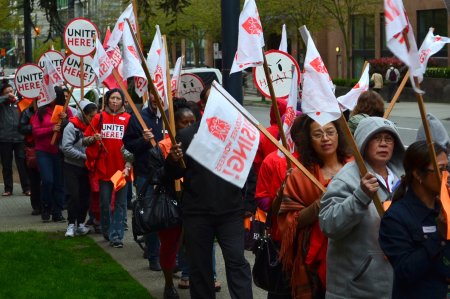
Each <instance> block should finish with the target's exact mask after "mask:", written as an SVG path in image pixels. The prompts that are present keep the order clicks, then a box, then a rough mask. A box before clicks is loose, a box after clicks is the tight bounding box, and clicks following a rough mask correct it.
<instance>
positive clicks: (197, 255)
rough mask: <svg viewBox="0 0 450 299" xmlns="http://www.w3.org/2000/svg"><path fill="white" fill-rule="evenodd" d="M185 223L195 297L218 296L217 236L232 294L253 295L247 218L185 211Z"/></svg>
mask: <svg viewBox="0 0 450 299" xmlns="http://www.w3.org/2000/svg"><path fill="white" fill-rule="evenodd" d="M183 227H184V234H185V238H186V253H187V258H188V262H189V265H190V267H191V274H190V277H189V280H190V295H191V298H193V299H197V298H202V299H213V298H216V292H215V290H214V275H213V270H212V269H213V267H212V255H211V251H212V247H213V242H214V239H215V238H217V240H218V242H219V245H220V247H221V249H222V254H223V258H224V260H225V270H226V276H227V283H228V290H229V292H230V297H231V298H232V299H237V298H239V299H251V298H253V295H252V277H251V271H250V265H249V263H248V262H247V260H246V259H245V257H244V220H243V218H242V217H241V215H240V213H235V214H227V215H222V216H203V215H200V216H193V215H185V216H184V217H183Z"/></svg>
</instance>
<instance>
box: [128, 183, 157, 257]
mask: <svg viewBox="0 0 450 299" xmlns="http://www.w3.org/2000/svg"><path fill="white" fill-rule="evenodd" d="M146 180H147V178H146V177H142V176H136V178H135V179H134V181H135V182H136V194H139V192H140V191H141V189H142V186H144V183H145V181H146ZM152 191H153V186H152V185H150V186H149V187H148V188H147V191H146V194H147V195H149V194H152ZM144 240H145V247H146V248H147V258H148V260H149V261H151V262H159V247H160V243H159V236H158V233H157V232H153V233H149V234H147V235H145V236H144Z"/></svg>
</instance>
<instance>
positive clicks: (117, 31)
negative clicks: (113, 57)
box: [105, 4, 136, 51]
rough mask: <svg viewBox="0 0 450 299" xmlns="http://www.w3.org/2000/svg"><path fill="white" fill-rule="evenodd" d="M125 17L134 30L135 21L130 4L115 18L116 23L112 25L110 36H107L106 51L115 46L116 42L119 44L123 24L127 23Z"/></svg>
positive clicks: (123, 27)
mask: <svg viewBox="0 0 450 299" xmlns="http://www.w3.org/2000/svg"><path fill="white" fill-rule="evenodd" d="M125 19H129V20H130V23H131V25H132V26H133V31H134V32H136V21H135V20H136V18H135V17H134V13H133V5H132V4H130V5H128V6H127V8H126V9H125V10H124V11H123V13H122V14H121V15H120V17H119V19H118V20H117V22H116V25H115V26H114V29H113V31H112V33H111V37H110V38H109V40H108V43H107V44H108V47H107V49H106V50H107V51H109V50H110V49H114V48H115V47H116V46H117V44H119V42H120V39H121V38H122V35H123V32H124V29H125V24H126V23H127V22H126V21H125ZM105 40H106V38H105Z"/></svg>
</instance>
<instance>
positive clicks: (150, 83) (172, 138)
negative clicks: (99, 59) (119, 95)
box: [125, 19, 186, 168]
mask: <svg viewBox="0 0 450 299" xmlns="http://www.w3.org/2000/svg"><path fill="white" fill-rule="evenodd" d="M125 21H126V22H127V23H128V26H129V28H132V27H131V23H130V20H129V19H125ZM130 33H131V36H132V37H133V40H134V43H135V45H136V46H137V43H138V40H137V38H136V35H135V34H134V32H133V30H130ZM136 49H137V52H138V55H139V57H140V58H141V65H142V68H143V69H144V72H145V76H146V77H147V82H148V86H149V87H150V90H151V92H152V94H153V96H154V97H155V99H156V101H155V102H156V106H158V110H159V112H160V113H161V117H162V120H163V123H164V125H165V126H166V128H167V130H168V132H169V137H170V141H171V142H172V144H176V140H175V135H174V132H173V131H172V129H171V128H170V125H169V120H168V119H167V116H166V113H165V111H164V107H163V106H162V104H161V103H162V100H161V97H160V96H159V94H158V91H157V90H156V88H155V85H154V84H153V80H152V76H151V75H150V71H149V70H148V66H147V63H146V62H145V58H144V54H143V53H142V50H141V48H140V47H138V46H137V47H136ZM179 161H180V166H181V167H182V168H186V164H185V163H184V160H183V159H180V160H179Z"/></svg>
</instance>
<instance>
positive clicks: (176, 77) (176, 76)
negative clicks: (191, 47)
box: [170, 56, 184, 97]
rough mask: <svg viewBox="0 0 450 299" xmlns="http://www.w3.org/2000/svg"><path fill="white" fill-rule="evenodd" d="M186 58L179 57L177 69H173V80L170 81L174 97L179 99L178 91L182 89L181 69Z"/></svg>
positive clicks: (176, 64)
mask: <svg viewBox="0 0 450 299" xmlns="http://www.w3.org/2000/svg"><path fill="white" fill-rule="evenodd" d="M183 58H184V56H181V57H178V59H177V62H176V63H175V67H174V68H173V74H172V79H171V80H170V87H171V89H172V90H171V91H172V97H178V94H179V93H178V89H179V87H180V77H181V68H182V64H183Z"/></svg>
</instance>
